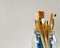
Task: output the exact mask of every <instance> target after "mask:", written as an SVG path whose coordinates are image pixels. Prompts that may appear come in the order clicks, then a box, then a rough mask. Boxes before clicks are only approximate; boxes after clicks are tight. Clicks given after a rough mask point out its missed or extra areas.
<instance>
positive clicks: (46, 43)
mask: <svg viewBox="0 0 60 48" xmlns="http://www.w3.org/2000/svg"><path fill="white" fill-rule="evenodd" d="M55 16H56V15H54V13H51V14H50V19H49V20H45V18H44V11H38V16H37V19H35V30H36V32H38V33H39V34H40V37H41V38H40V39H41V42H42V46H43V47H41V48H52V47H51V45H50V40H51V38H50V35H51V34H53V30H54V17H55Z"/></svg>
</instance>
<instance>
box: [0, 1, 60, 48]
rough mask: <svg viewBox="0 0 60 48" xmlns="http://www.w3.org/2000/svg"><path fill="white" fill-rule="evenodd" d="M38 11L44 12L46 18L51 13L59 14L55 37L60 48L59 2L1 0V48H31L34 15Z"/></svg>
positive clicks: (58, 15) (59, 15)
mask: <svg viewBox="0 0 60 48" xmlns="http://www.w3.org/2000/svg"><path fill="white" fill-rule="evenodd" d="M38 10H44V11H45V16H46V18H48V17H49V15H50V12H51V11H54V13H56V14H57V17H56V20H55V33H56V35H55V36H56V38H57V45H58V47H57V48H60V47H59V44H60V1H59V0H0V48H31V41H32V36H33V32H34V25H33V24H34V15H35V13H36V12H37V11H38Z"/></svg>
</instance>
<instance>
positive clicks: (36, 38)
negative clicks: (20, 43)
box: [32, 30, 57, 48]
mask: <svg viewBox="0 0 60 48" xmlns="http://www.w3.org/2000/svg"><path fill="white" fill-rule="evenodd" d="M32 48H43V44H42V41H41V35H40V34H39V33H38V32H37V31H36V30H35V31H34V35H33V37H32ZM50 48H57V46H56V38H55V36H54V33H52V34H51V35H50Z"/></svg>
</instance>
